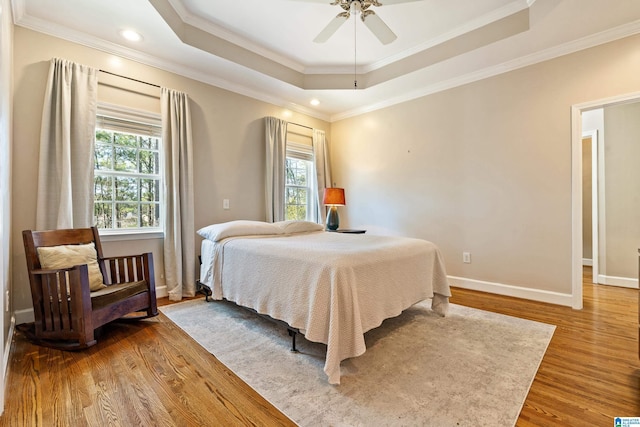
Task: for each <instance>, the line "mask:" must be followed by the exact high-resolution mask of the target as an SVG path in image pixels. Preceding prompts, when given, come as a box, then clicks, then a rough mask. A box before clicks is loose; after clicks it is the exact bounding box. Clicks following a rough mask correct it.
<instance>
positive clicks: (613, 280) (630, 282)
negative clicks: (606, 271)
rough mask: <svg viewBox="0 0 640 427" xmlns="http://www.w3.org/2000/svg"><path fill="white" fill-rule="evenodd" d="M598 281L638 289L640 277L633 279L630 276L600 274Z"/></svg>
mask: <svg viewBox="0 0 640 427" xmlns="http://www.w3.org/2000/svg"><path fill="white" fill-rule="evenodd" d="M598 283H599V284H601V285H611V286H620V287H622V288H631V289H638V279H631V278H629V277H616V276H605V275H603V274H599V275H598Z"/></svg>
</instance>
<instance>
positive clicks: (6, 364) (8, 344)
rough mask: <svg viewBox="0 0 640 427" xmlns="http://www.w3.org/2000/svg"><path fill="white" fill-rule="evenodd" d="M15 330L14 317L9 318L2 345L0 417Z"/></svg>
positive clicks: (5, 394) (5, 393)
mask: <svg viewBox="0 0 640 427" xmlns="http://www.w3.org/2000/svg"><path fill="white" fill-rule="evenodd" d="M15 328H16V318H15V316H11V323H10V324H9V334H8V335H7V342H6V343H5V345H4V355H3V356H4V358H3V360H2V366H3V367H4V370H3V372H4V380H3V382H2V384H3V385H4V392H3V393H2V394H1V396H3V397H4V398H3V399H0V415H1V414H2V413H3V412H4V401H5V400H6V399H7V396H8V394H7V384H8V381H7V378H8V377H9V356H10V355H11V344H12V343H13V332H14V331H15Z"/></svg>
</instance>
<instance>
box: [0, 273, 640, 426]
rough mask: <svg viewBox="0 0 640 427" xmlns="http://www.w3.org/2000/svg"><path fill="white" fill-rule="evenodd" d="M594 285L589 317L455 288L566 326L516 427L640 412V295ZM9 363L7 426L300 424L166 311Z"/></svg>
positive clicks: (480, 301)
mask: <svg viewBox="0 0 640 427" xmlns="http://www.w3.org/2000/svg"><path fill="white" fill-rule="evenodd" d="M589 281H590V276H589V272H588V270H587V274H586V275H585V286H584V309H583V310H572V309H571V308H567V307H559V306H555V305H550V304H544V303H536V302H531V301H524V300H519V299H516V298H508V297H501V296H496V295H490V294H484V293H481V292H475V291H468V290H463V289H457V288H455V289H453V297H452V300H451V301H452V302H453V303H456V304H462V305H467V306H470V307H476V308H480V309H483V310H487V311H493V312H498V313H503V314H507V315H512V316H518V317H522V318H526V319H531V320H536V321H540V322H545V323H550V324H554V325H557V328H556V331H555V334H554V337H553V339H552V340H551V343H550V345H549V348H548V350H547V352H546V354H545V357H544V359H543V361H542V363H541V365H540V369H539V371H538V374H537V375H536V378H535V380H534V382H533V384H532V386H531V390H530V392H529V395H528V397H527V400H526V402H525V404H524V406H523V409H522V412H521V414H520V418H519V419H518V423H517V425H518V426H557V425H562V426H611V425H613V418H614V417H616V416H628V417H630V416H640V394H639V393H638V390H640V361H639V360H638V340H637V338H638V332H637V330H638V326H637V324H638V320H637V319H638V290H633V289H624V288H615V287H608V286H597V285H595V286H594V285H591V284H590V283H589ZM162 303H167V301H162ZM10 358H11V360H10V363H9V369H10V372H9V375H8V378H7V401H6V404H5V411H4V414H3V415H2V416H1V417H0V425H2V426H49V425H64V426H83V425H91V426H94V425H95V426H103V425H113V426H133V425H140V426H154V425H161V426H171V425H175V426H191V425H193V426H196V425H198V426H209V425H293V423H292V422H291V421H290V420H288V419H287V418H286V417H285V416H284V415H282V414H281V413H280V412H279V411H278V410H277V409H275V408H274V407H273V406H271V405H270V404H269V403H268V402H266V401H265V400H264V399H262V398H261V397H260V396H259V395H258V394H257V393H255V392H254V391H253V390H252V389H250V388H249V387H248V386H246V385H245V384H244V383H243V382H242V381H241V380H240V379H238V378H237V377H236V376H235V375H234V374H233V373H232V372H230V371H229V370H228V369H226V368H225V367H224V366H223V365H222V364H220V363H219V362H218V361H217V360H216V359H215V357H214V356H212V355H211V354H209V353H208V352H207V351H206V350H204V349H202V348H200V347H199V346H198V345H197V344H195V342H194V341H193V340H191V338H190V337H189V336H187V335H186V334H184V333H183V332H182V331H181V330H180V329H179V328H177V327H176V326H174V325H173V323H171V321H169V320H168V319H167V318H166V317H164V316H163V315H160V316H158V317H156V318H154V319H150V320H145V321H141V322H137V323H113V324H110V325H107V326H106V327H105V328H104V329H103V331H102V335H101V337H99V339H98V344H97V345H96V346H94V347H92V348H90V349H89V350H86V351H83V352H77V353H70V352H63V351H59V350H52V349H47V348H42V347H37V346H34V345H32V344H30V343H29V342H27V341H26V340H25V339H24V337H22V336H21V335H19V334H17V335H16V336H15V338H14V342H13V345H12V351H11V355H10Z"/></svg>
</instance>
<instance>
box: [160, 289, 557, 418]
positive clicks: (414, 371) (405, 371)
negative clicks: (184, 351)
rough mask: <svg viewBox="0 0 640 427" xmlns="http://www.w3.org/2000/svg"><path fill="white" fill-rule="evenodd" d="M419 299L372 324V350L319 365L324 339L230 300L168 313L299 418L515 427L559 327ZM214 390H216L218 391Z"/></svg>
mask: <svg viewBox="0 0 640 427" xmlns="http://www.w3.org/2000/svg"><path fill="white" fill-rule="evenodd" d="M429 305H430V301H427V302H422V303H420V304H417V305H415V306H413V307H411V308H410V309H408V310H406V311H405V312H404V313H402V314H401V315H400V316H398V317H396V318H393V319H387V320H386V321H385V322H384V323H383V324H382V326H380V327H378V328H376V329H374V330H372V331H369V332H367V334H366V343H367V351H366V353H364V354H363V355H362V356H360V357H356V358H353V359H349V360H345V361H343V362H342V365H341V369H342V378H341V384H340V385H338V386H332V385H330V384H329V383H328V382H327V377H326V375H325V374H324V372H323V370H322V368H323V365H324V353H325V350H326V347H325V346H324V345H322V344H317V343H312V342H309V341H307V340H305V339H303V338H299V339H298V340H297V347H298V350H299V353H293V352H291V351H290V348H291V338H290V337H289V336H288V334H287V331H286V329H285V328H284V327H282V326H278V325H276V324H274V323H273V322H270V321H268V320H264V319H262V318H260V317H258V316H257V315H255V314H253V313H250V312H249V311H247V310H244V309H242V308H239V307H237V306H235V305H234V304H231V303H228V302H220V301H213V302H205V301H204V300H195V301H189V302H184V303H180V304H175V305H170V306H165V307H161V310H162V312H163V313H164V314H165V315H166V316H168V317H169V318H170V319H171V320H172V321H173V322H175V323H176V324H177V325H178V326H180V328H182V329H183V330H184V331H186V332H187V333H188V334H189V335H190V336H191V337H193V338H194V339H195V340H196V341H197V342H198V343H200V344H201V345H202V346H203V347H204V348H206V349H207V350H208V351H210V352H211V353H212V354H214V355H215V356H216V357H217V358H218V359H219V360H220V361H221V362H222V363H224V364H225V365H226V366H227V367H228V368H229V369H231V370H232V371H233V372H235V373H236V374H237V375H238V376H240V377H241V378H242V379H243V380H244V381H245V382H247V383H248V384H249V385H250V386H251V387H252V388H253V389H255V390H256V391H257V392H258V393H260V394H261V395H262V396H263V397H265V398H266V399H267V400H268V401H269V402H271V403H272V404H273V405H274V406H276V407H277V408H279V409H280V410H281V411H282V412H283V413H285V414H286V415H287V416H288V417H289V418H291V419H292V420H293V421H295V422H296V423H298V424H299V425H301V426H421V425H422V426H438V427H447V426H456V427H457V426H474V427H478V426H491V427H495V426H512V425H515V423H516V420H517V419H518V415H519V413H520V410H521V409H522V405H523V403H524V400H525V398H526V396H527V393H528V392H529V387H530V386H531V382H532V381H533V378H534V377H535V374H536V372H537V370H538V366H539V364H540V362H541V361H542V357H543V356H544V353H545V351H546V349H547V346H548V344H549V341H550V340H551V337H552V335H553V331H554V329H555V326H552V325H547V324H543V323H537V322H532V321H528V320H523V319H518V318H515V317H509V316H504V315H500V314H495V313H490V312H486V311H482V310H476V309H472V308H468V307H463V306H459V305H452V306H451V307H450V313H449V315H448V316H447V317H444V318H442V317H439V316H437V315H436V314H434V313H433V312H432V311H431V310H430V309H429V308H428V307H429ZM212 398H213V397H212Z"/></svg>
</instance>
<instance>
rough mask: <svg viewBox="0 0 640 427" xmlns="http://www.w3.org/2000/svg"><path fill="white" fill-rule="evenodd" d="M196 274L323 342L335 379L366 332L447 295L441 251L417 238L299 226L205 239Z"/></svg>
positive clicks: (438, 307)
mask: <svg viewBox="0 0 640 427" xmlns="http://www.w3.org/2000/svg"><path fill="white" fill-rule="evenodd" d="M200 280H201V282H202V283H204V284H206V285H207V286H209V287H210V288H211V289H212V291H213V298H214V299H222V298H225V299H227V300H230V301H233V302H235V303H237V304H239V305H242V306H245V307H250V308H252V309H254V310H256V311H257V312H259V313H262V314H267V315H269V316H271V317H273V318H275V319H279V320H283V321H285V322H286V323H288V324H289V325H290V326H292V327H294V328H297V329H299V330H300V331H301V332H302V333H303V334H304V335H305V338H306V339H308V340H310V341H315V342H321V343H324V344H326V345H327V355H326V360H325V366H324V371H325V373H326V374H327V376H328V379H329V382H330V383H331V384H339V383H340V362H341V361H342V360H344V359H347V358H350V357H355V356H359V355H361V354H362V353H364V352H365V350H366V347H365V342H364V336H363V335H364V333H365V332H366V331H368V330H370V329H372V328H375V327H377V326H379V325H380V324H381V323H382V321H383V320H384V319H387V318H390V317H395V316H397V315H399V314H400V313H401V312H402V311H403V310H405V309H406V308H408V307H410V306H412V305H413V304H415V303H417V302H419V301H422V300H424V299H427V298H433V302H432V308H433V309H434V310H435V311H436V312H438V313H439V314H441V315H445V314H446V310H447V307H448V297H450V296H451V293H450V289H449V284H448V281H447V276H446V273H445V269H444V263H443V261H442V256H441V255H440V251H439V250H438V248H437V247H436V246H435V245H434V244H433V243H431V242H428V241H425V240H419V239H410V238H399V237H389V236H375V235H367V234H341V233H329V232H322V231H321V232H314V233H301V234H294V235H288V236H267V237H265V236H254V237H243V238H237V237H233V238H228V239H225V240H222V241H220V242H218V243H213V242H211V241H208V240H205V241H203V244H202V267H201V272H200Z"/></svg>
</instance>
